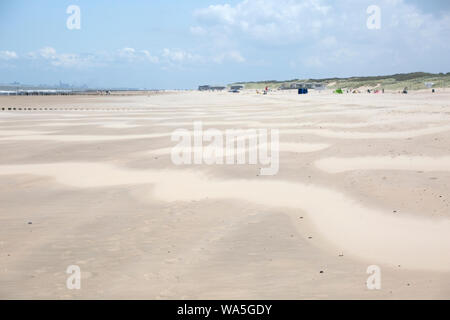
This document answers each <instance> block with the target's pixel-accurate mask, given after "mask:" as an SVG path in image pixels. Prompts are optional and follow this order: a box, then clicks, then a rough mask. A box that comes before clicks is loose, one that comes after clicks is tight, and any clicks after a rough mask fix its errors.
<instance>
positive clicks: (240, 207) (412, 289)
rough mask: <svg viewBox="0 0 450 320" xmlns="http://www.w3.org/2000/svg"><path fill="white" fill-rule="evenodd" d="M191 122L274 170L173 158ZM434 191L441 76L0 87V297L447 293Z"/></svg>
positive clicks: (446, 262) (446, 186) (448, 194)
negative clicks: (248, 145) (29, 92)
mask: <svg viewBox="0 0 450 320" xmlns="http://www.w3.org/2000/svg"><path fill="white" fill-rule="evenodd" d="M2 108H4V109H5V110H3V111H2ZM194 122H201V123H202V125H203V128H204V129H205V130H206V129H212V128H214V129H217V130H220V131H222V132H223V131H225V130H227V129H268V130H271V129H278V130H279V134H280V137H279V139H280V146H279V170H278V172H277V174H275V175H272V176H264V175H261V174H260V168H261V165H260V164H241V165H226V164H224V165H218V164H209V165H208V164H192V165H175V164H174V163H173V161H172V159H171V150H172V148H173V147H174V145H175V142H173V141H172V140H171V136H172V134H173V132H174V131H175V130H177V129H185V130H192V129H193V126H194ZM247 151H248V150H241V151H240V152H242V153H243V154H246V152H247ZM449 206H450V91H448V90H447V91H438V92H437V93H435V94H432V93H431V92H430V90H426V91H425V90H423V91H411V92H410V93H409V94H407V95H402V94H397V93H395V92H387V93H385V94H377V95H375V94H343V95H335V94H332V93H331V92H326V91H324V92H320V93H319V92H315V91H313V92H311V94H309V95H304V96H303V95H297V94H296V91H276V92H270V93H269V94H268V95H261V94H256V92H255V90H247V91H243V92H241V93H238V94H233V93H228V92H196V91H180V92H169V93H166V94H152V95H129V96H120V95H116V96H94V95H93V96H48V97H43V96H33V97H32V96H11V97H7V96H1V97H0V299H450V207H449ZM71 265H76V266H79V267H80V269H81V277H82V280H81V290H68V289H67V287H66V280H67V278H68V276H69V275H68V274H67V273H66V270H67V268H68V266H71ZM374 265H375V266H379V268H380V270H381V289H379V290H369V288H368V287H367V285H366V281H367V279H368V278H369V276H370V274H368V273H367V269H368V267H369V266H374Z"/></svg>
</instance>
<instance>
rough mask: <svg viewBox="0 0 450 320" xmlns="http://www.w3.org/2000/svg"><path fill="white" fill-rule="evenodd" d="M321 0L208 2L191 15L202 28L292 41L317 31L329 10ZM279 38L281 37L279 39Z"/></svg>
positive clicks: (261, 38)
mask: <svg viewBox="0 0 450 320" xmlns="http://www.w3.org/2000/svg"><path fill="white" fill-rule="evenodd" d="M330 8H331V7H330V6H328V5H325V4H323V1H322V0H303V1H295V0H244V1H242V2H240V3H238V4H236V5H235V6H231V5H229V4H224V5H220V4H219V5H210V6H209V7H207V8H202V9H198V10H196V11H195V12H194V17H195V18H196V19H197V20H198V22H199V24H202V25H200V26H197V27H196V28H202V29H203V30H209V32H210V33H212V34H214V33H217V32H223V33H228V34H229V35H233V36H238V35H239V34H244V35H246V36H249V37H251V38H253V39H257V40H267V41H273V40H276V41H280V40H283V41H293V40H297V41H298V40H299V37H300V35H301V36H302V37H305V36H308V35H309V34H311V33H316V32H318V31H319V30H320V29H321V28H322V27H323V26H324V24H326V17H327V15H328V12H329V11H330ZM281 38H282V39H281Z"/></svg>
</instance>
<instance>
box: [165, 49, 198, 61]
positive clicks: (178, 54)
mask: <svg viewBox="0 0 450 320" xmlns="http://www.w3.org/2000/svg"><path fill="white" fill-rule="evenodd" d="M162 57H163V58H165V59H166V60H167V61H169V62H171V63H182V62H189V61H191V62H192V61H197V60H199V58H200V57H199V56H198V55H195V54H192V53H190V52H188V51H185V50H181V49H168V48H165V49H164V50H163V52H162Z"/></svg>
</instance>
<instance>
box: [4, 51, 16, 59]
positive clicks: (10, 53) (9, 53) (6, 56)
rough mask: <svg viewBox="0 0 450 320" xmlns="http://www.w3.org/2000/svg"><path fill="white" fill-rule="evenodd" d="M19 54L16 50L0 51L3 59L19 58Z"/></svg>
mask: <svg viewBox="0 0 450 320" xmlns="http://www.w3.org/2000/svg"><path fill="white" fill-rule="evenodd" d="M17 58H18V55H17V53H16V52H14V51H8V50H6V51H0V59H2V60H13V59H17Z"/></svg>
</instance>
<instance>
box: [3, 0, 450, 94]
mask: <svg viewBox="0 0 450 320" xmlns="http://www.w3.org/2000/svg"><path fill="white" fill-rule="evenodd" d="M73 5H75V6H77V7H78V8H79V10H80V15H79V21H80V25H79V26H80V28H79V29H78V28H72V27H73V24H70V23H69V26H72V27H71V28H69V27H68V19H69V22H71V23H73V22H76V21H77V20H76V19H73V13H74V12H73V11H70V12H69V13H67V9H68V8H69V7H70V6H73ZM373 6H376V7H377V8H379V15H377V12H378V11H373V8H372V9H371V10H369V11H368V8H369V7H373ZM378 18H379V19H378ZM368 22H369V27H370V28H369V27H368ZM378 22H379V23H378ZM374 26H375V27H374ZM75 27H76V24H75ZM416 71H424V72H433V73H439V72H444V73H447V72H450V1H448V0H427V1H425V0H231V1H227V0H221V1H219V0H146V1H144V0H128V1H125V0H108V1H106V0H67V1H66V0H58V1H54V0H36V1H29V0H1V1H0V83H11V82H14V81H18V82H20V83H25V84H35V85H38V84H57V83H59V81H62V82H64V83H70V84H74V85H83V84H86V85H88V86H90V87H93V88H95V87H116V88H119V87H129V88H148V89H192V88H196V87H197V86H198V85H203V84H210V85H224V84H228V83H232V82H236V81H259V80H289V79H308V78H313V79H316V78H329V77H348V76H369V75H386V74H394V73H406V72H416Z"/></svg>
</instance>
